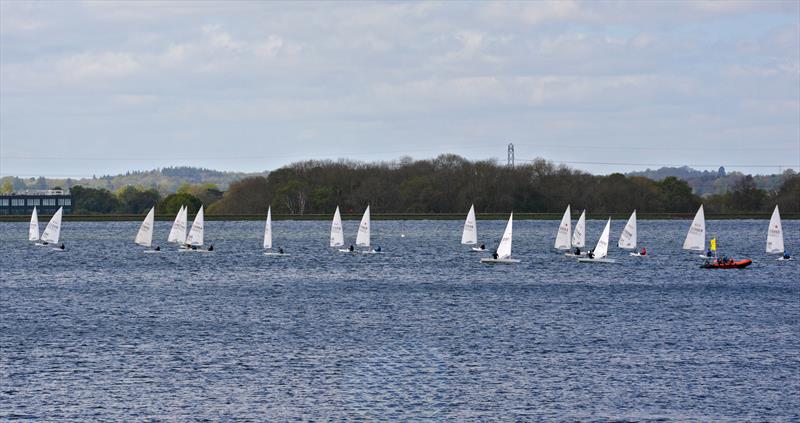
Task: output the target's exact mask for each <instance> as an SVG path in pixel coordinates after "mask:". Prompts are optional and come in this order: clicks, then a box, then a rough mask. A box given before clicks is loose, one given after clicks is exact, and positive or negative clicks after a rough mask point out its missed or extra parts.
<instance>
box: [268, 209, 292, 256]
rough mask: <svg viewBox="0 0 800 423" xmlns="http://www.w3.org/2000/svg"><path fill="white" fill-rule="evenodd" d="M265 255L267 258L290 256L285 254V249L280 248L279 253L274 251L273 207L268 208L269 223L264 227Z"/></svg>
mask: <svg viewBox="0 0 800 423" xmlns="http://www.w3.org/2000/svg"><path fill="white" fill-rule="evenodd" d="M263 246H264V250H265V251H264V255H265V256H274V257H283V256H288V254H286V253H284V252H283V248H279V249H278V251H272V206H269V207H268V208H267V223H266V224H265V225H264V245H263Z"/></svg>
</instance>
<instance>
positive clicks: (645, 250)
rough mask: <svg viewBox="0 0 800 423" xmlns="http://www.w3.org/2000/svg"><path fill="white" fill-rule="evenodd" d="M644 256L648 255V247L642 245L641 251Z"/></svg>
mask: <svg viewBox="0 0 800 423" xmlns="http://www.w3.org/2000/svg"><path fill="white" fill-rule="evenodd" d="M640 254H641V255H643V256H646V255H647V248H644V247H642V252H641V253H640Z"/></svg>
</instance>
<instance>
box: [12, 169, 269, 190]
mask: <svg viewBox="0 0 800 423" xmlns="http://www.w3.org/2000/svg"><path fill="white" fill-rule="evenodd" d="M267 174H268V172H262V173H244V172H223V171H219V170H213V169H204V168H197V167H186V166H181V167H165V168H162V169H154V170H145V171H133V172H126V173H125V174H119V175H113V176H112V175H104V176H99V177H92V178H82V179H71V178H67V179H57V178H44V177H39V178H17V177H12V176H6V177H3V178H2V180H0V185H2V184H4V183H5V182H6V181H8V182H10V183H11V185H12V186H13V189H14V190H15V191H22V190H25V189H48V188H54V187H61V188H66V189H69V188H70V187H72V186H74V185H82V186H85V187H91V188H105V189H108V190H110V191H114V190H117V189H119V188H122V187H124V186H127V185H133V186H137V187H144V188H155V189H157V190H158V191H159V192H161V193H162V194H170V193H173V192H175V191H176V190H177V189H178V187H179V186H181V184H185V183H187V184H191V185H196V184H207V183H210V184H215V185H217V187H219V189H220V190H223V191H224V190H226V189H228V185H230V183H231V182H234V181H237V180H240V179H243V178H246V177H248V176H266V175H267Z"/></svg>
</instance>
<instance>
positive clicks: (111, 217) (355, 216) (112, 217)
mask: <svg viewBox="0 0 800 423" xmlns="http://www.w3.org/2000/svg"><path fill="white" fill-rule="evenodd" d="M694 214H695V212H689V213H641V212H637V213H636V218H637V220H691V219H692V218H693V217H694ZM192 216H193V215H192ZM562 216H563V212H560V213H514V220H561V217H562ZM579 216H580V214H579V213H575V214H574V215H573V217H572V219H577V218H578V217H579ZM770 216H771V212H752V213H717V214H711V213H706V215H705V218H706V220H746V219H756V220H769V218H770ZM50 217H51V215H43V214H40V215H39V222H42V221H44V222H46V221H47V220H49V219H50ZM144 217H145V214H141V215H139V214H96V215H80V214H65V215H64V221H67V222H127V221H140V220H142V219H144ZM332 217H333V213H329V214H303V215H293V214H273V215H272V220H320V221H330V220H331V218H332ZM609 217H611V219H612V220H627V219H628V217H630V212H626V213H611V214H592V215H590V216H588V217H587V219H589V220H598V219H607V218H609ZM465 218H466V213H381V214H372V220H464V219H465ZM155 219H156V221H170V222H171V221H173V220H174V219H175V216H174V215H166V214H156V216H155ZM264 219H266V213H264V214H263V215H261V214H211V215H210V214H206V215H205V220H216V221H220V220H230V221H237V220H264ZM506 219H508V213H481V214H479V215H478V216H477V220H506ZM781 219H783V220H798V219H800V213H786V214H781ZM342 220H352V221H359V220H361V214H360V213H352V214H350V213H346V214H345V213H343V214H342ZM28 221H30V215H0V222H28Z"/></svg>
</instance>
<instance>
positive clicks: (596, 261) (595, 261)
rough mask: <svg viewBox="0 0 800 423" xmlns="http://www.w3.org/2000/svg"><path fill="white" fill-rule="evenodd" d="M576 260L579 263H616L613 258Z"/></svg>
mask: <svg viewBox="0 0 800 423" xmlns="http://www.w3.org/2000/svg"><path fill="white" fill-rule="evenodd" d="M578 262H580V263H616V262H617V261H616V260H614V259H607V258H598V259H594V258H588V257H587V258H579V259H578Z"/></svg>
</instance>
